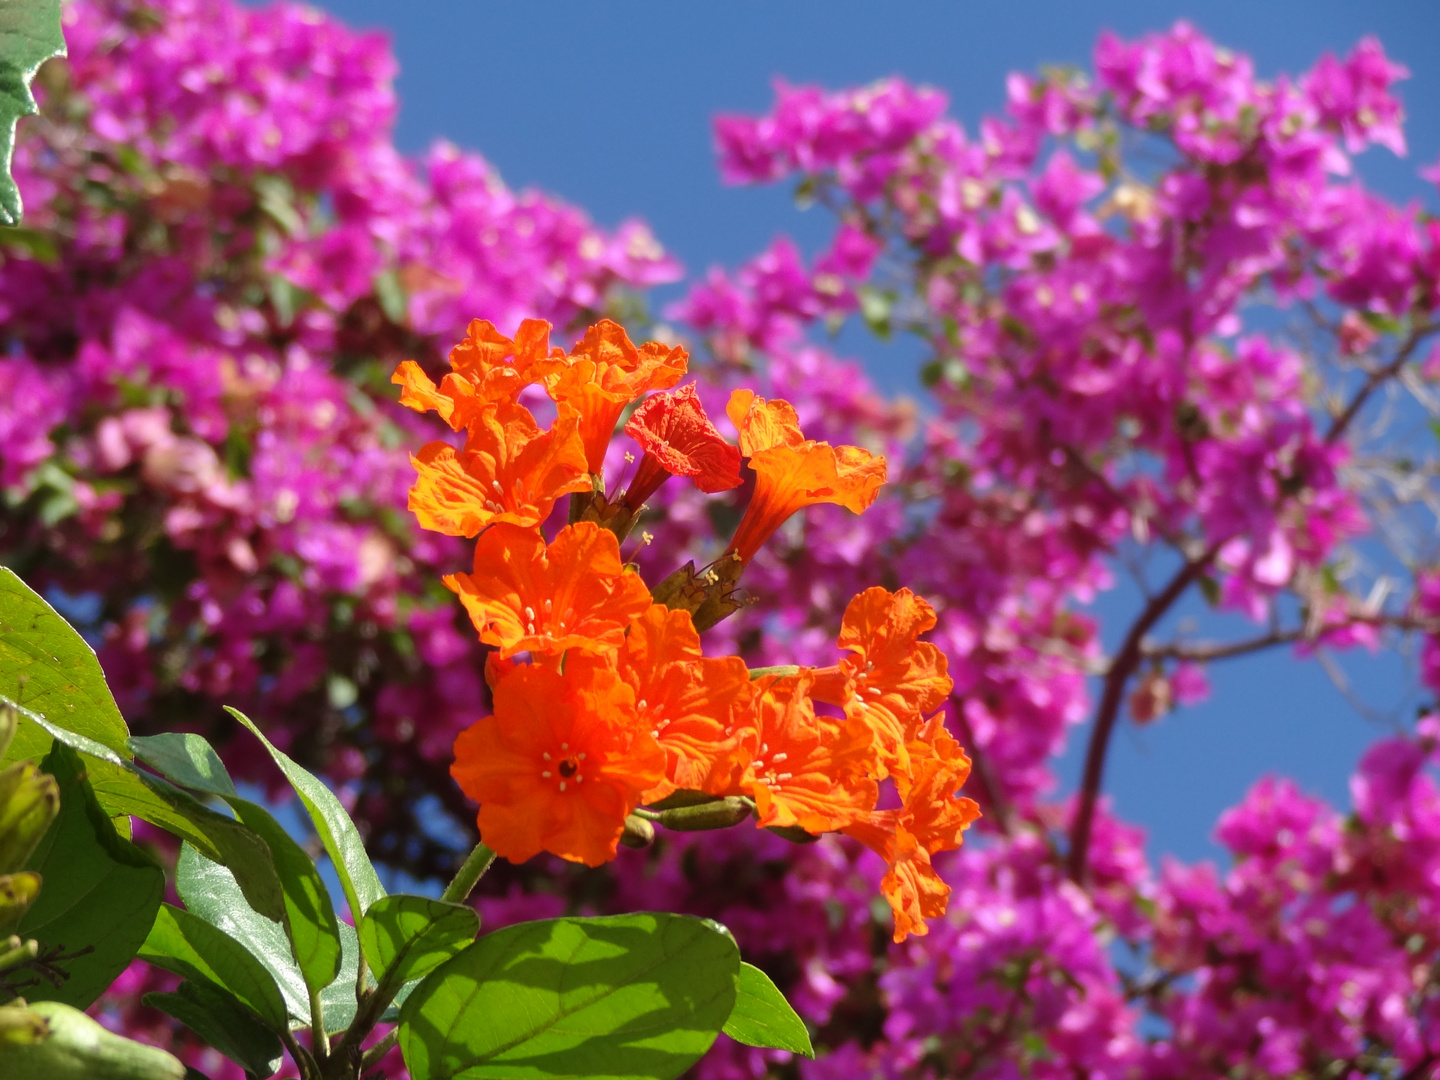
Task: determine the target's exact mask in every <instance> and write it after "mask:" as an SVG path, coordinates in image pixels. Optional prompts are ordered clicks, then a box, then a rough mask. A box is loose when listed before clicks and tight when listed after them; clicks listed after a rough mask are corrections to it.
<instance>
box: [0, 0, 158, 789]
mask: <svg viewBox="0 0 1440 1080" xmlns="http://www.w3.org/2000/svg"><path fill="white" fill-rule="evenodd" d="M29 2H30V0H19V4H18V5H17V4H16V2H15V0H0V129H4V130H10V131H13V127H14V118H13V116H12V117H11V118H10V120H9V121H8V123H9V125H10V127H9V128H6V127H5V125H6V123H7V121H6V119H5V112H4V102H5V98H6V94H5V75H4V51H5V48H6V38H5V21H6V19H7V17H13V15H14V12H15V10H16V9H17V7H19V8H24V7H25V6H26V5H27V4H28V3H29ZM57 19H58V15H57ZM8 179H9V166H8V159H7V165H6V171H5V181H4V182H8ZM0 187H3V182H0ZM0 204H3V195H0ZM0 212H3V207H0ZM0 695H3V696H4V697H7V698H9V699H10V700H11V701H14V702H16V703H17V704H19V705H23V706H25V707H26V708H27V709H29V710H31V711H32V712H35V713H39V714H41V715H42V716H44V717H45V718H46V719H48V720H49V721H50V722H51V723H53V724H56V725H58V726H59V727H62V728H64V729H65V730H66V731H75V732H79V733H80V734H81V735H85V736H87V737H89V738H91V739H94V740H95V741H96V742H98V743H100V744H101V745H103V746H107V747H109V748H110V749H111V750H113V751H114V752H115V753H116V754H118V755H119V756H120V757H122V758H127V757H129V756H130V751H129V750H127V749H126V748H125V739H126V737H127V736H128V735H129V734H130V731H129V729H128V728H126V726H125V721H124V720H123V719H122V718H121V716H120V710H119V709H118V708H116V706H115V698H114V697H112V696H111V694H110V688H109V687H108V686H106V685H105V673H104V672H103V671H101V670H100V661H99V660H97V659H95V651H94V650H93V649H91V648H90V646H89V645H87V644H86V643H85V639H84V638H82V637H81V636H80V635H79V634H77V633H76V632H75V629H74V628H73V627H72V626H71V625H70V624H69V623H67V622H66V621H65V620H64V619H63V618H61V617H60V613H59V612H57V611H56V610H55V609H54V608H52V607H51V606H50V605H49V604H47V603H46V602H45V600H44V598H42V597H41V596H40V594H39V593H37V592H36V591H35V590H34V589H32V588H30V586H28V585H26V584H25V582H23V581H21V580H20V578H19V576H17V575H16V573H15V572H14V571H13V570H10V569H8V568H7V567H3V566H0ZM49 750H50V736H49V735H48V734H47V733H46V732H45V731H43V730H41V729H40V728H39V727H37V726H36V725H35V724H33V723H29V722H26V721H25V720H23V719H22V721H21V724H20V730H19V731H17V732H16V733H15V739H14V741H13V742H12V743H11V744H10V749H9V751H8V752H7V753H6V754H5V759H4V760H5V761H7V762H9V761H24V760H25V759H27V758H38V757H42V756H44V755H45V754H46V753H48V752H49Z"/></svg>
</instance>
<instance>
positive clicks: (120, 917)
mask: <svg viewBox="0 0 1440 1080" xmlns="http://www.w3.org/2000/svg"><path fill="white" fill-rule="evenodd" d="M41 767H42V768H43V769H44V771H45V772H48V773H49V774H50V775H51V776H53V777H55V780H56V782H57V783H58V784H59V785H60V813H59V815H58V816H57V817H56V818H55V821H54V822H53V823H52V824H51V826H50V828H49V829H48V830H47V831H46V833H45V835H44V836H43V837H42V838H41V840H40V844H39V846H38V847H37V848H36V849H35V851H34V853H33V854H32V855H31V856H30V860H29V862H28V863H27V864H26V869H27V870H33V871H35V872H37V873H38V874H39V875H40V877H41V880H42V885H41V887H40V895H39V896H38V897H36V899H35V901H34V903H32V904H31V905H30V909H29V910H28V911H26V912H25V916H24V918H22V919H21V920H20V925H19V927H18V928H17V930H16V933H18V934H19V935H20V936H21V937H22V938H33V939H34V940H36V941H38V942H39V943H40V955H41V957H42V958H44V957H45V956H46V955H47V954H53V955H52V958H51V960H50V962H51V963H52V964H53V965H54V966H55V967H56V968H58V969H60V970H61V971H64V972H66V973H67V977H66V978H65V980H64V981H63V982H62V983H61V984H60V985H59V986H58V987H56V986H53V985H51V984H50V983H48V982H45V981H43V980H39V981H37V983H36V985H33V986H27V987H24V988H23V990H22V993H23V996H25V997H27V998H33V999H39V1000H43V1001H59V1002H63V1003H65V1004H67V1005H72V1006H74V1007H75V1008H77V1009H83V1008H85V1007H86V1006H88V1005H89V1004H90V1003H91V1002H93V1001H94V1000H95V999H96V998H97V997H99V996H100V994H101V993H102V992H104V990H105V989H106V987H108V986H109V985H110V984H111V983H112V982H114V981H115V978H116V976H118V975H119V974H120V972H122V971H124V970H125V966H126V965H127V964H129V963H130V961H131V960H133V959H134V957H135V953H136V952H137V951H138V950H139V948H140V945H141V943H142V942H143V941H144V940H145V935H146V934H147V933H149V931H150V924H151V923H153V922H154V921H155V912H156V910H157V909H158V908H159V906H160V898H161V896H162V894H163V893H164V891H165V874H164V873H163V872H162V871H161V869H160V867H158V866H156V865H155V863H154V862H153V861H151V859H150V857H149V856H148V855H146V854H145V853H144V852H142V851H141V850H140V849H139V848H137V847H136V846H135V845H134V844H132V843H130V841H128V840H125V839H123V838H122V837H121V836H120V835H119V834H118V833H116V831H115V826H114V825H112V824H111V823H110V818H109V817H108V816H107V815H106V813H105V811H104V810H103V809H102V808H101V806H100V804H99V803H98V802H97V801H96V799H95V795H94V793H93V792H92V791H91V790H90V788H89V785H88V784H86V782H85V777H84V765H83V763H82V762H81V759H80V757H79V755H78V754H76V753H75V752H74V751H73V750H71V749H70V748H69V747H66V746H60V745H57V746H55V748H54V749H52V750H51V751H50V753H49V754H48V755H46V757H45V760H44V762H43V763H42V765H41ZM57 957H58V958H57Z"/></svg>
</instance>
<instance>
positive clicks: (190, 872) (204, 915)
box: [175, 844, 310, 1027]
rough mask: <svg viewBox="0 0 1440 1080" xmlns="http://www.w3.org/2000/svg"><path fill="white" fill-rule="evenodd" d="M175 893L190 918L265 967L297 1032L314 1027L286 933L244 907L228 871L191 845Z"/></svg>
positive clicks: (179, 868) (180, 864) (185, 849)
mask: <svg viewBox="0 0 1440 1080" xmlns="http://www.w3.org/2000/svg"><path fill="white" fill-rule="evenodd" d="M175 891H176V892H177V893H179V894H180V899H181V900H183V901H185V907H186V908H187V909H188V910H189V912H190V914H192V915H196V916H198V917H200V918H201V919H204V920H205V921H206V922H207V923H209V924H210V925H211V926H214V927H216V928H217V929H219V930H223V931H224V932H225V933H227V934H229V935H230V936H231V937H232V938H234V939H235V940H236V941H238V942H241V943H242V944H243V945H244V946H245V948H247V949H249V950H250V953H251V954H252V955H253V956H254V957H255V959H256V960H258V961H260V963H261V964H263V965H265V969H266V970H267V971H269V972H270V974H271V976H273V977H274V980H275V984H276V985H277V986H278V987H279V988H280V994H281V996H282V997H283V998H284V999H285V1007H286V1009H287V1010H288V1011H289V1013H290V1016H291V1017H292V1018H293V1023H292V1026H295V1027H303V1026H305V1025H306V1024H309V1023H310V991H309V988H308V987H306V985H305V976H304V975H303V974H301V972H300V968H299V967H298V966H297V965H296V963H295V958H294V957H293V956H292V955H291V952H290V941H289V939H288V938H287V937H286V936H285V928H284V927H283V926H281V925H280V923H279V922H278V921H276V920H274V919H270V918H267V917H266V916H264V915H261V914H260V913H259V912H257V911H256V910H255V909H254V908H252V907H251V906H250V905H249V904H248V903H246V902H245V894H244V893H243V892H241V891H240V886H239V885H238V884H237V883H236V881H235V875H234V874H232V873H231V872H230V871H229V869H227V868H226V867H224V866H221V865H220V864H219V863H216V862H212V861H211V860H209V859H207V858H206V857H205V856H204V855H201V854H200V853H199V852H198V851H196V850H195V849H194V848H193V847H191V846H190V845H189V844H186V845H184V846H183V847H182V848H181V849H180V861H179V862H178V863H177V864H176V866H175Z"/></svg>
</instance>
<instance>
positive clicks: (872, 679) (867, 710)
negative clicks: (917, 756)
mask: <svg viewBox="0 0 1440 1080" xmlns="http://www.w3.org/2000/svg"><path fill="white" fill-rule="evenodd" d="M934 626H935V609H934V608H932V607H931V606H930V605H929V604H928V603H926V602H925V601H924V600H923V599H921V598H920V597H918V596H916V595H915V594H914V593H913V592H911V591H910V590H909V589H901V590H900V591H899V592H894V593H892V592H889V591H887V590H885V589H881V588H878V587H876V588H870V589H866V590H865V591H864V592H862V593H860V594H859V595H857V596H856V597H855V598H854V599H853V600H851V601H850V603H849V604H848V605H847V606H846V608H845V617H844V618H843V619H842V620H841V623H840V638H839V645H840V648H841V649H842V650H845V651H847V652H849V653H850V655H849V656H847V657H845V658H843V659H842V660H841V661H840V663H839V664H837V665H835V666H833V667H828V668H820V669H818V670H817V671H815V673H814V676H815V686H814V689H813V690H812V691H811V693H812V695H813V696H814V698H815V700H816V701H824V702H828V703H829V704H831V705H839V706H840V707H842V708H843V709H844V710H845V715H846V716H848V717H850V718H852V719H857V720H860V721H862V722H863V723H864V724H865V725H866V726H867V727H869V728H870V730H871V731H873V732H874V737H875V748H876V752H877V753H878V755H879V757H880V760H881V762H882V763H883V764H884V765H885V766H886V769H887V771H892V770H893V771H894V772H895V773H896V779H897V782H898V784H899V786H900V794H901V795H902V796H903V795H904V794H905V791H906V788H907V786H908V783H909V780H908V773H909V770H910V759H909V753H908V752H907V751H906V748H905V747H906V744H907V743H908V742H910V741H911V740H912V739H913V738H914V737H915V732H916V730H917V729H918V728H919V726H920V718H921V717H922V716H923V715H925V714H926V713H929V712H932V711H934V710H935V709H938V708H939V707H940V706H941V704H942V703H943V702H944V701H945V699H946V698H947V697H949V696H950V691H951V689H952V688H953V687H954V682H953V681H952V680H951V678H950V676H949V675H948V674H946V670H945V669H946V662H945V654H944V653H942V652H941V651H940V650H939V649H938V648H936V647H935V646H934V645H931V644H930V643H929V642H922V641H919V640H918V638H919V636H920V635H921V634H923V633H924V632H925V631H927V630H931V629H933V628H934ZM880 778H881V779H883V778H884V776H883V774H882V776H881V777H880Z"/></svg>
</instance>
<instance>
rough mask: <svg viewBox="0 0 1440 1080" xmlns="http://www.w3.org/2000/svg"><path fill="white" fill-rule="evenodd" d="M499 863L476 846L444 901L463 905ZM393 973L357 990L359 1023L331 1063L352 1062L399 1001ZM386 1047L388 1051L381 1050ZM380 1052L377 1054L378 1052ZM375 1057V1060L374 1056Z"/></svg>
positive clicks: (389, 1042) (365, 1060)
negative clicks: (476, 885) (377, 1026)
mask: <svg viewBox="0 0 1440 1080" xmlns="http://www.w3.org/2000/svg"><path fill="white" fill-rule="evenodd" d="M494 861H495V852H493V851H491V850H490V849H489V848H488V847H486V846H485V845H484V843H479V844H476V845H475V850H474V851H472V852H470V854H469V855H468V856H466V858H465V863H464V865H463V866H461V867H460V872H459V873H457V874H456V875H455V880H454V881H452V882H450V884H449V885H448V886H446V888H445V891H444V892H443V893H441V894H440V899H441V900H444V901H445V902H446V903H449V904H463V903H464V902H465V899H466V898H467V897H468V896H469V895H470V890H472V889H473V888H475V883H476V882H477V881H479V880H480V878H481V877H482V876H483V875H484V873H485V871H486V870H489V869H490V864H491V863H493V862H494ZM364 971H365V968H364V961H363V960H362V961H361V967H360V979H361V980H363V979H364V977H365V976H364ZM388 975H389V973H388V972H387V973H386V974H385V976H382V977H381V979H380V983H379V985H377V986H376V987H375V989H374V990H368V989H365V988H364V987H363V983H362V984H361V986H360V987H358V988H357V992H356V998H357V1000H358V1002H359V1008H358V1009H357V1010H356V1013H355V1019H354V1021H352V1022H351V1024H350V1029H349V1030H348V1031H346V1032H345V1036H344V1038H342V1039H341V1040H340V1043H339V1045H338V1046H336V1047H335V1049H334V1051H333V1052H332V1053H331V1055H330V1060H332V1061H341V1062H348V1061H351V1060H353V1056H354V1055H356V1054H358V1053H359V1048H360V1044H361V1043H362V1042H364V1041H365V1040H366V1039H367V1038H369V1036H370V1032H371V1031H372V1030H374V1028H375V1025H376V1023H378V1022H379V1019H380V1015H381V1014H382V1013H383V1012H384V1011H385V1009H386V1008H387V1007H388V1006H389V1004H390V1002H392V1001H394V1000H395V995H396V994H397V993H399V992H400V984H399V983H396V982H393V981H392V980H391V979H389V978H388ZM398 1038H399V1035H398V1029H396V1031H392V1032H391V1033H390V1034H389V1035H387V1036H386V1037H385V1039H384V1040H383V1041H382V1042H380V1043H378V1044H377V1045H376V1046H375V1047H372V1048H371V1050H370V1051H369V1052H368V1053H366V1054H365V1055H364V1056H363V1057H362V1059H361V1069H362V1071H363V1070H364V1069H365V1068H367V1067H368V1066H369V1065H370V1064H372V1063H373V1062H375V1061H378V1060H379V1059H380V1058H381V1057H384V1055H385V1052H386V1051H387V1050H389V1049H390V1047H392V1046H394V1045H395V1040H396V1039H398ZM381 1047H383V1048H384V1049H381ZM377 1050H378V1051H379V1052H378V1053H376V1051H377ZM372 1055H373V1056H372Z"/></svg>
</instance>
